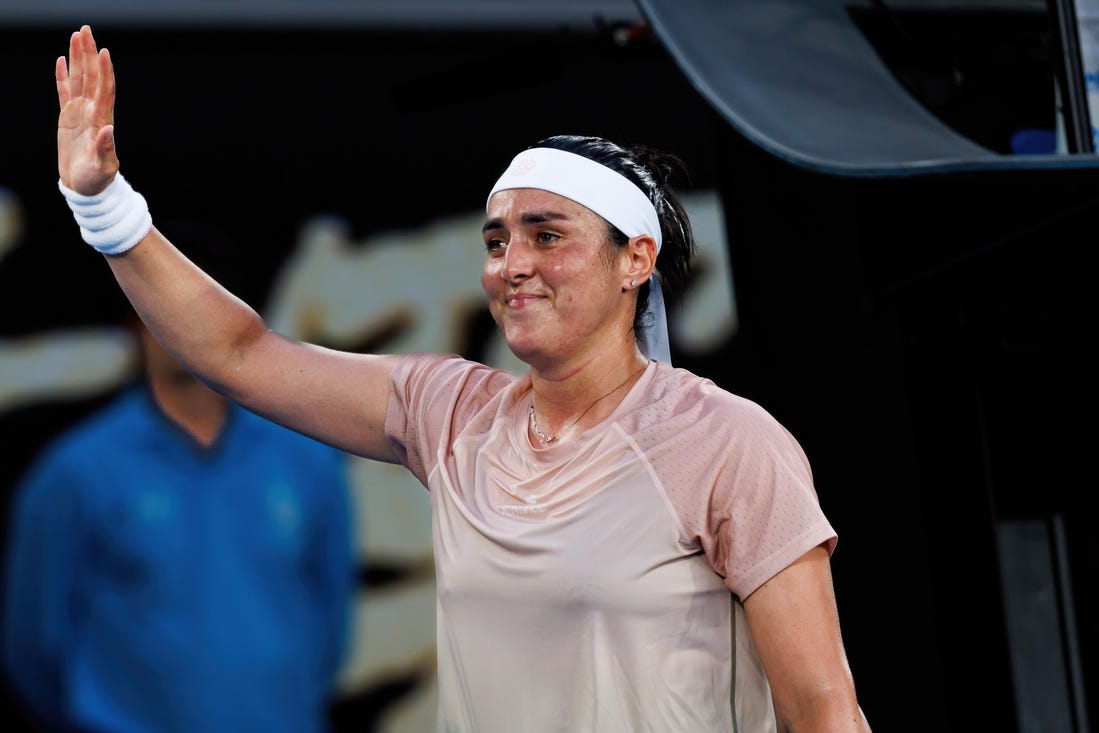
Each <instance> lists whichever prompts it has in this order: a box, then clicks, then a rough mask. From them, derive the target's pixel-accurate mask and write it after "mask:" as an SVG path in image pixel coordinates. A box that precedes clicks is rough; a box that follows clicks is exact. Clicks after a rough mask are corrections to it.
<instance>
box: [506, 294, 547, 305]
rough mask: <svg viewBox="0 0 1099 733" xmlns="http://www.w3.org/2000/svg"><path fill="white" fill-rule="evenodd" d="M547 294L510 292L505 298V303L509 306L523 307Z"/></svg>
mask: <svg viewBox="0 0 1099 733" xmlns="http://www.w3.org/2000/svg"><path fill="white" fill-rule="evenodd" d="M545 297H546V296H544V295H541V294H538V293H510V294H508V296H507V297H506V298H505V299H504V304H505V305H507V307H508V308H523V307H525V306H527V305H530V304H531V303H533V302H534V301H536V300H542V299H544V298H545Z"/></svg>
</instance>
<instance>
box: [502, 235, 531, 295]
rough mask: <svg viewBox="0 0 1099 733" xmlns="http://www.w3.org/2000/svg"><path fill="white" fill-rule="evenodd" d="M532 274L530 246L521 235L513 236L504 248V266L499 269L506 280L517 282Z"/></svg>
mask: <svg viewBox="0 0 1099 733" xmlns="http://www.w3.org/2000/svg"><path fill="white" fill-rule="evenodd" d="M533 274H534V257H533V256H532V252H531V247H530V244H529V243H528V242H526V241H525V240H524V239H523V238H522V237H516V236H513V237H512V238H511V241H510V242H508V245H507V248H506V249H505V250H504V266H503V267H502V268H501V270H500V275H501V277H503V278H504V280H505V281H506V282H509V283H518V282H522V281H523V280H526V279H528V278H530V277H531V275H533Z"/></svg>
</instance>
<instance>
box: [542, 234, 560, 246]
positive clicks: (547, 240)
mask: <svg viewBox="0 0 1099 733" xmlns="http://www.w3.org/2000/svg"><path fill="white" fill-rule="evenodd" d="M560 238H561V235H559V234H554V233H553V232H538V242H539V244H553V243H554V242H556V241H557V240H558V239H560Z"/></svg>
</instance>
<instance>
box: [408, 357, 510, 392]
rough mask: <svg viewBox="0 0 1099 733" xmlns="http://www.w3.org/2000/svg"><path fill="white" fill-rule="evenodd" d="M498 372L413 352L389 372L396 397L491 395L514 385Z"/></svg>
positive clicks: (459, 360) (460, 361) (471, 364)
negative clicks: (402, 395)
mask: <svg viewBox="0 0 1099 733" xmlns="http://www.w3.org/2000/svg"><path fill="white" fill-rule="evenodd" d="M515 379H516V377H515V376H513V375H512V374H509V373H508V372H505V371H503V370H501V369H494V368H493V367H490V366H487V365H485V364H481V363H479V362H476V361H471V360H469V359H465V358H463V357H461V356H458V355H457V354H429V353H423V352H413V353H410V354H407V355H405V356H403V357H402V358H401V360H400V361H399V362H398V363H397V366H396V368H395V369H394V370H393V377H392V381H393V388H394V390H395V391H396V392H397V393H398V394H405V395H411V394H419V395H422V396H425V397H428V398H430V397H432V396H434V395H436V394H440V393H442V394H447V395H455V394H457V395H460V394H471V393H474V394H475V393H483V394H485V395H493V394H495V393H497V392H499V391H501V390H503V389H505V388H506V387H507V386H508V385H510V384H512V383H513V382H514V381H515Z"/></svg>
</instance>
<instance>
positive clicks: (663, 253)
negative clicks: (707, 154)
mask: <svg viewBox="0 0 1099 733" xmlns="http://www.w3.org/2000/svg"><path fill="white" fill-rule="evenodd" d="M530 147H532V148H554V149H556V150H564V151H565V152H568V153H574V154H576V155H582V156H584V157H585V158H588V159H589V160H594V161H595V162H596V163H599V164H601V165H603V166H606V167H607V168H610V169H611V170H612V171H615V172H616V173H619V174H621V175H623V176H625V177H626V178H628V179H629V180H630V181H631V182H633V184H634V185H636V186H637V187H638V188H640V189H641V191H642V192H643V193H644V194H645V195H646V196H648V197H649V200H650V201H652V204H653V206H654V207H655V208H656V215H657V217H658V218H659V219H660V237H661V240H662V243H661V246H660V254H659V255H658V256H657V259H656V272H657V276H658V277H659V278H660V284H661V289H662V290H663V291H664V293H665V295H667V296H668V297H670V298H673V299H678V298H680V297H682V293H683V288H684V286H685V285H686V283H687V279H688V277H689V275H690V272H691V260H692V258H693V257H694V254H695V239H694V234H693V232H692V231H691V222H690V219H688V218H687V212H686V211H685V210H684V208H683V205H682V204H681V203H680V202H679V198H678V197H677V196H676V195H675V193H673V192H672V190H671V183H672V179H673V178H678V179H680V180H681V181H683V182H684V183H686V182H687V179H688V173H687V167H686V165H684V163H683V161H682V160H680V159H679V158H678V157H677V156H675V155H672V154H671V153H667V152H663V151H660V150H656V149H655V148H650V147H647V146H644V145H631V146H622V145H618V144H616V143H613V142H611V141H610V140H607V139H605V138H601V137H595V136H590V135H554V136H553V137H547V138H544V139H542V140H539V141H538V142H536V143H534V144H533V145H531V146H530ZM607 227H608V229H609V231H610V239H611V241H612V242H613V243H614V244H616V245H617V246H619V247H624V246H625V245H626V243H627V242H629V237H627V236H626V235H625V234H623V233H622V232H621V231H619V230H618V228H617V227H615V226H614V225H613V224H611V223H610V222H608V223H607ZM648 305H649V283H647V282H646V283H644V284H642V286H641V287H640V288H638V292H637V309H636V310H635V311H634V318H633V328H634V333H635V334H639V333H640V331H641V329H642V328H643V327H644V326H645V325H647V324H645V323H643V319H644V316H645V312H646V310H647V309H648Z"/></svg>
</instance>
